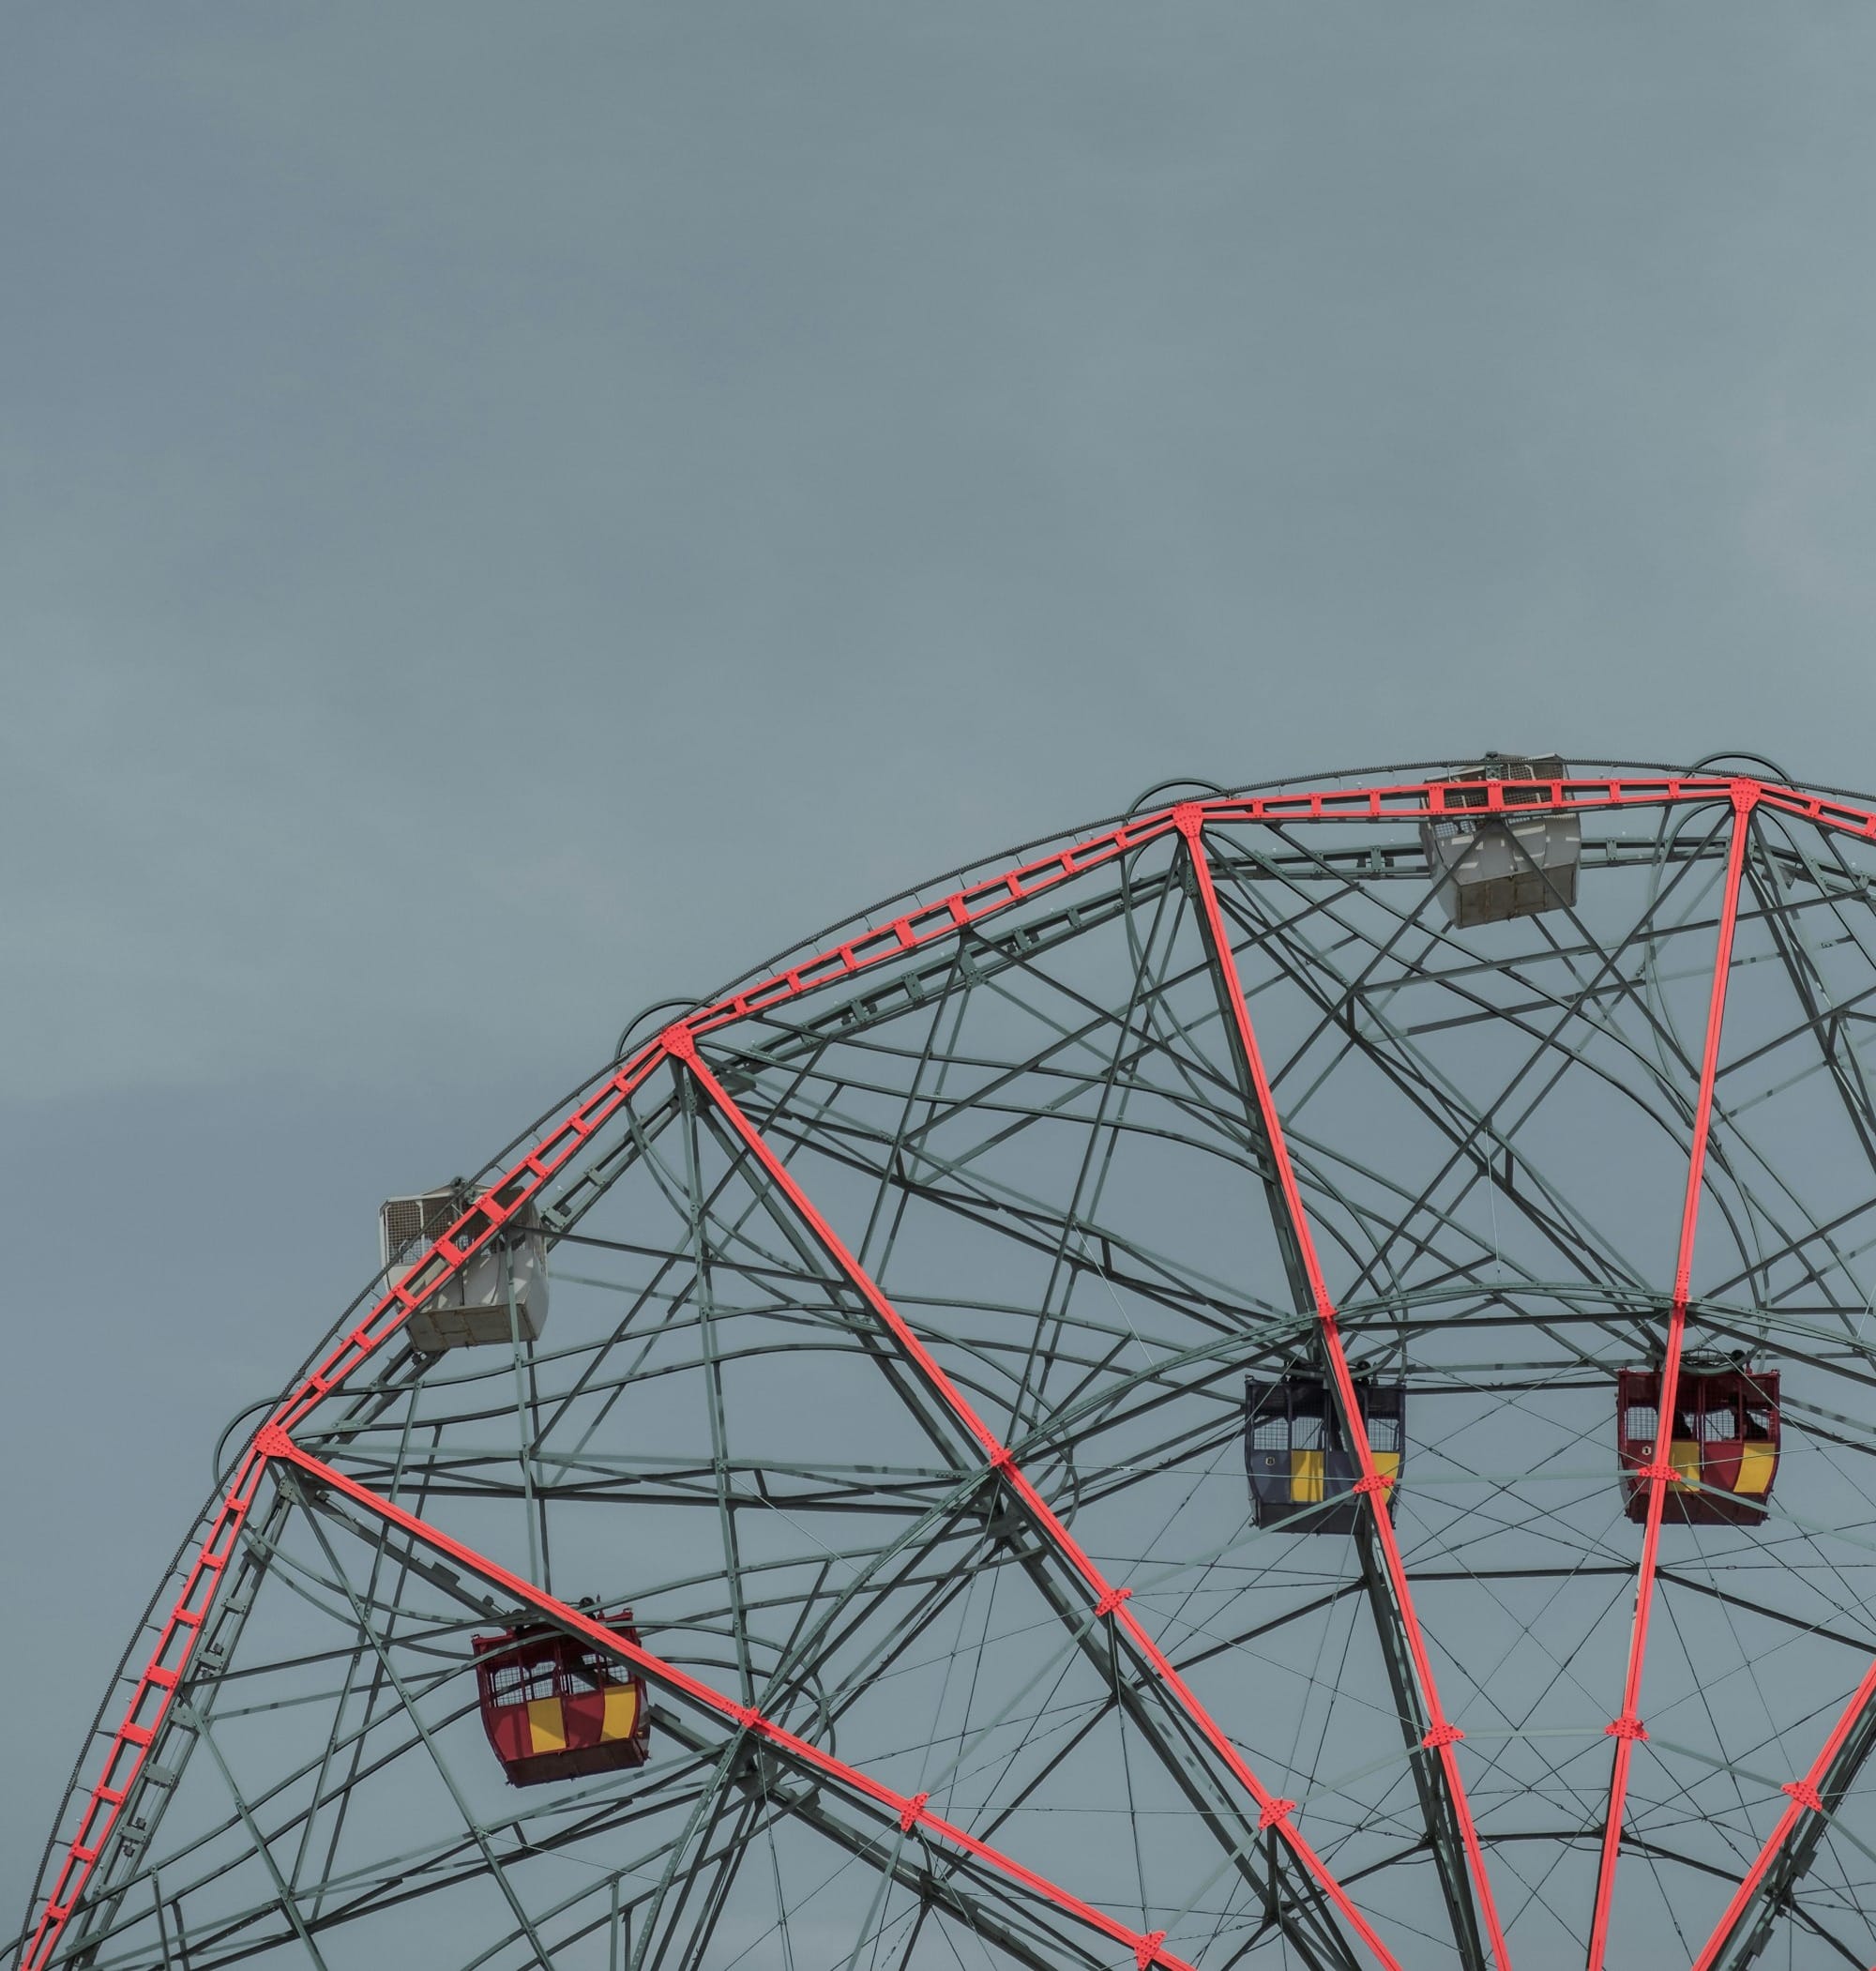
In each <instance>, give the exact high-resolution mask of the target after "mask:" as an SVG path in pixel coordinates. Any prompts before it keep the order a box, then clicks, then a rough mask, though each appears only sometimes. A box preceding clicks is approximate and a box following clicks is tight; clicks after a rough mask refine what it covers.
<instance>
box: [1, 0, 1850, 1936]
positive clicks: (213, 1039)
mask: <svg viewBox="0 0 1876 1971" xmlns="http://www.w3.org/2000/svg"><path fill="white" fill-rule="evenodd" d="M1872 74H1876V14H1872V13H1871V12H1870V10H1869V9H1868V8H1866V7H1861V6H1829V5H1817V6H1813V7H1809V8H1793V7H1783V6H1777V5H1770V4H1760V0H1754V4H1752V5H1702V6H1699V7H1695V6H1678V7H1639V8H1638V7H1618V6H1613V5H1593V4H1582V5H1575V6H1557V5H1549V6H1541V7H1536V6H1519V5H1491V6H1485V5H1479V6H1470V7H1457V6H1444V5H1434V4H1424V5H1416V6H1414V7H1411V8H1396V7H1389V6H1383V5H1379V4H1376V5H1369V6H1359V7H1352V6H1338V5H1328V4H1321V0H1311V4H1309V5H1301V4H1298V5H1293V6H1270V5H1251V4H1245V0H1237V4H1233V5H1230V6H1200V5H1165V4H1161V5H1145V4H1138V0H1136V4H1132V5H1127V6H1109V5H1097V4H1094V0H1078V4H1075V5H1043V4H1034V5H1017V6H1012V5H1009V4H1007V0H996V4H993V5H978V4H966V0H946V4H945V5H943V6H941V7H923V8H912V7H904V6H891V5H885V6H882V5H879V4H877V0H873V4H869V5H853V6H836V5H823V4H774V0H771V4H764V5H761V6H733V5H723V6H718V5H701V4H700V5H690V6H683V7H678V6H664V7H644V6H631V5H617V4H613V5H609V6H555V7H547V8H539V7H536V8H519V7H500V8H496V7H488V6H478V5H470V4H461V0H456V4H451V5H449V6H446V7H444V6H436V5H409V6H405V7H402V8H392V9H385V8H367V7H360V6H353V5H334V6H324V7H320V8H288V7H282V6H262V7H250V8H235V7H227V6H223V7H209V6H206V5H173V6H167V7H131V6H121V5H95V6H89V7H83V8H70V7H63V8H61V7H53V6H50V5H43V4H36V0H28V4H26V5H22V6H18V7H15V8H12V9H10V10H9V11H8V16H7V20H6V23H5V25H4V27H0V266H4V269H5V274H4V280H3V281H0V339H4V350H5V366H4V371H0V623H4V630H5V635H4V643H0V649H4V653H5V654H4V659H0V662H4V666H5V671H4V681H5V687H6V718H5V721H4V729H0V745H4V747H5V749H6V757H5V772H4V776H3V777H0V801H4V803H5V836H4V840H5V843H6V851H5V863H4V870H5V878H4V881H5V890H6V911H7V921H8V936H7V938H6V940H5V944H4V948H0V993H4V1001H5V1008H6V1014H7V1032H8V1037H9V1040H10V1044H9V1045H8V1047H7V1048H6V1050H5V1051H4V1055H0V1070H3V1071H4V1088H5V1095H6V1111H5V1114H6V1127H5V1134H4V1143H0V1154H4V1163H0V1177H4V1181H5V1183H6V1196H7V1198H8V1205H9V1207H10V1210H9V1214H8V1216H9V1222H10V1226H11V1230H12V1242H11V1243H12V1253H13V1257H12V1263H11V1265H10V1266H9V1267H8V1279H9V1281H10V1283H11V1289H12V1291H11V1293H10V1295H9V1296H8V1303H7V1305H6V1309H5V1313H4V1319H5V1321H6V1323H7V1329H8V1378H7V1380H6V1382H5V1384H4V1386H0V1497H4V1499H5V1500H6V1502H7V1504H6V1509H5V1513H4V1518H0V1579H4V1581H5V1583H6V1585H7V1587H8V1609H9V1612H10V1615H11V1620H10V1622H9V1623H8V1627H7V1629H6V1630H5V1632H4V1633H0V1663H4V1665H5V1667H6V1670H7V1672H8V1677H7V1686H8V1690H9V1691H13V1692H14V1693H15V1696H14V1699H13V1701H12V1703H11V1704H10V1705H9V1717H11V1718H12V1719H13V1723H12V1724H11V1725H10V1726H9V1743H8V1766H9V1773H10V1778H9V1783H8V1787H7V1788H6V1789H5V1797H4V1799H0V1927H9V1921H10V1918H11V1915H12V1912H13V1910H14V1908H15V1907H16V1905H17V1904H18V1902H19V1899H20V1897H21V1895H22V1894H23V1884H24V1876H25V1873H26V1867H25V1864H26V1862H27V1861H28V1859H29V1857H28V1854H27V1850H28V1849H29V1848H35V1849H36V1847H37V1843H38V1838H39V1835H40V1832H41V1831H42V1828H43V1824H44V1821H45V1819H46V1817H47V1816H48V1815H49V1813H50V1812H51V1808H52V1804H53V1794H54V1792H55V1788H56V1782H58V1781H62V1780H63V1777H64V1775H65V1772H66V1770H67V1769H68V1766H69V1764H70V1760H71V1757H72V1754H73V1752H74V1751H75V1750H76V1743H77V1738H78V1736H79V1733H80V1731H81V1730H82V1728H83V1722H84V1720H85V1719H86V1718H87V1717H88V1715H89V1711H90V1707H91V1706H92V1705H93V1703H94V1702H95V1701H96V1697H97V1695H98V1691H99V1690H100V1688H101V1686H102V1682H103V1679H104V1678H105V1676H106V1675H108V1672H109V1668H110V1665H111V1663H112V1662H113V1661H114V1660H115V1657H116V1653H117V1650H118V1648H119V1647H120V1645H121V1644H122V1641H123V1639H124V1636H125V1635H126V1633H127V1632H128V1630H129V1626H130V1624H131V1622H132V1621H133V1620H134V1618H135V1615H136V1612H137V1610H138V1608H139V1607H140V1606H141V1604H142V1600H143V1598H144V1595H145V1593H146V1592H147V1591H148V1588H149V1586H150V1584H152V1582H153V1580H154V1578H155V1575H156V1573H157V1571H158V1569H159V1567H160V1564H161V1559H162V1557H163V1556H164V1555H166V1554H167V1552H168V1550H169V1548H170V1546H171V1545H172V1544H173V1542H174V1539H175V1538H176V1536H177V1534H178V1533H179V1531H180V1529H181V1527H182V1525H183V1524H184V1523H185V1521H186V1519H187V1517H188V1515H189V1512H190V1511H191V1510H192V1509H193V1507H194V1505H195V1504H196V1503H197V1501H198V1498H199V1496H200V1494H201V1493H202V1491H203V1489H204V1485H205V1482H206V1473H207V1464H208V1456H209V1449H210V1445H211V1441H212V1437H213V1434H214V1432H215V1430H216V1429H217V1427H218V1426H219V1423H220V1421H221V1420H223V1419H224V1418H226V1417H227V1416H228V1415H229V1414H230V1413H231V1412H232V1411H233V1410H234V1409H235V1408H236V1407H237V1406H238V1405H239V1404H240V1403H242V1402H245V1401H247V1400H248V1399H249V1398H250V1397H251V1396H253V1395H256V1394H259V1393H265V1391H267V1390H269V1389H271V1388H273V1387H277V1386H278V1385H279V1384H280V1381H281V1380H282V1379H283V1378H284V1376H285V1374H286V1372H288V1370H289V1368H290V1367H291V1365H292V1364H293V1363H294V1362H295V1360H296V1359H297V1358H298V1357H299V1355H300V1354H301V1352H302V1350H303V1349H304V1347H305V1346H306V1345H308V1344H309V1343H310V1341H311V1339H312V1338H313V1337H314V1336H315V1335H316V1334H317V1333H318V1331H319V1330H320V1329H321V1328H323V1327H325V1324H326V1322H327V1321H328V1320H329V1319H330V1318H331V1317H332V1315H333V1314H334V1313H335V1312H336V1311H337V1310H338V1308H339V1306H340V1304H341V1303H342V1302H343V1300H344V1299H345V1298H346V1297H347V1296H349V1294H350V1293H351V1291H352V1290H353V1289H354V1288H355V1287H356V1285H357V1284H358V1283H359V1281H360V1279H361V1278H362V1276H363V1275H364V1273H365V1272H366V1271H368V1270H369V1267H370V1266H371V1261H372V1254H373V1226H372V1213H373V1209H374V1205H375V1203H376V1200H377V1199H378V1197H380V1196H381V1195H383V1193H384V1192H385V1191H386V1190H392V1189H398V1188H402V1187H405V1186H407V1185H410V1184H421V1183H424V1182H426V1181H430V1180H432V1179H434V1178H436V1177H438V1176H440V1175H444V1174H445V1173H446V1172H447V1171H449V1170H452V1169H457V1168H461V1167H467V1166H473V1165H474V1164H475V1163H477V1161H479V1160H480V1159H481V1157H482V1156H483V1155H484V1154H485V1153H486V1152H487V1151H488V1150H489V1149H491V1148H492V1146H494V1145H496V1144H498V1143H499V1142H500V1141H501V1140H503V1139H504V1138H505V1137H506V1136H507V1134H508V1133H509V1132H510V1131H511V1130H513V1129H514V1128H517V1127H519V1126H520V1125H521V1124H522V1122H524V1121H525V1120H526V1119H527V1118H528V1116H529V1115H531V1114H533V1113H534V1112H535V1111H536V1110H537V1109H538V1108H539V1107H541V1106H543V1105H544V1104H545V1103H546V1101H547V1100H548V1099H550V1098H551V1097H552V1095H553V1094H554V1093H555V1092H556V1090H557V1089H558V1087H559V1086H560V1085H561V1084H564V1083H566V1082H567V1081H568V1080H570V1079H571V1078H572V1077H573V1076H574V1075H575V1074H576V1073H577V1072H578V1071H580V1070H581V1069H583V1068H584V1067H586V1066H587V1065H589V1064H590V1063H591V1062H592V1061H593V1060H594V1059H595V1058H596V1057H598V1055H599V1054H602V1053H603V1051H604V1050H606V1049H607V1048H608V1047H609V1046H610V1045H611V1042H612V1040H613V1036H614V1034H615V1033H616V1031H617V1029H618V1027H619V1026H620V1024H621V1023H623V1021H624V1019H625V1018H626V1017H627V1016H628V1014H629V1013H631V1012H633V1011H634V1010H636V1009H637V1008H639V1007H640V1006H641V1005H643V1003H644V1002H646V1001H648V1000H651V999H653V998H657V997H661V996H663V995H665V994H668V993H683V992H687V991H695V992H702V991H703V990H705V989H706V988H708V987H709V986H710V985H712V984H714V983H715V982H716V981H717V980H718V979H719V978H721V977H722V976H723V975H725V974H728V973H730V972H733V971H735V970H737V969H740V968H741V967H742V966H743V965H744V964H746V963H749V962H751V961H753V960H754V959H756V958H759V957H760V956H762V955H763V954H764V953H765V952H767V951H768V950H770V949H771V948H775V947H776V946H778V945H779V944H781V943H783V942H784V941H786V940H788V939H790V938H792V937H793V936H794V935H796V934H799V933H801V932H805V931H807V930H809V929H812V928H813V927H814V926H816V925H818V924H820V923H821V922H823V921H824V920H825V919H827V918H829V917H834V916H836V915H838V914H840V913H841V912H843V911H845V910H847V909H849V908H852V907H854V906H856V905H857V904H859V903H861V902H865V901H867V900H868V899H870V898H871V897H873V896H875V895H877V894H880V893H881V892H884V891H886V890H889V889H893V888H898V887H906V886H909V885H910V884H912V883H914V882H915V881H917V880H919V879H921V878H923V877H924V876H926V875H928V874H930V873H931V872H934V871H935V870H937V869H939V868H941V867H944V866H947V865H949V864H952V863H955V862H956V861H958V860H959V859H961V858H963V857H975V856H976V855H977V854H979V853H981V852H983V851H986V850H988V849H991V848H992V847H994V846H995V845H996V844H997V843H999V842H1000V841H1010V840H1014V839H1017V838H1020V837H1024V836H1027V835H1030V834H1034V833H1036V832H1039V831H1042V830H1045V829H1049V828H1051V827H1054V826H1067V825H1068V824H1070V823H1072V822H1074V821H1076V820H1078V819H1081V818H1082V817H1084V816H1087V815H1092V814H1098V813H1105V812H1107V811H1111V810H1112V809H1115V808H1118V807H1122V806H1125V805H1126V804H1127V801H1128V800H1129V799H1130V798H1131V797H1132V796H1133V795H1134V794H1135V793H1136V792H1138V791H1139V790H1140V789H1141V788H1142V787H1143V786H1144V785H1146V784H1147V783H1148V782H1151V781H1157V780H1160V779H1162V778H1165V777H1167V776H1169V775H1173V774H1180V773H1186V774H1195V775H1201V776H1203V777H1206V778H1208V779H1212V780H1215V781H1223V782H1238V781H1247V780H1250V779H1255V778H1262V777H1265V776H1270V775H1274V774H1278V773H1283V772H1287V771H1291V770H1297V769H1303V768H1307V767H1312V766H1324V765H1330V764H1334V763H1338V762H1348V763H1355V762H1358V761H1364V760H1373V759H1385V758H1390V757H1392V758H1399V757H1410V758H1411V757H1418V756H1423V755H1427V754H1438V753H1444V752H1450V751H1453V750H1467V749H1475V748H1479V747H1484V746H1490V745H1496V746H1502V747H1511V748H1520V749H1521V748H1538V747H1545V748H1550V747H1556V748H1561V749H1562V750H1564V751H1565V752H1566V753H1572V752H1573V753H1576V754H1578V755H1602V756H1615V757H1662V758H1673V759H1681V760H1685V759H1689V758H1692V757H1694V756H1696V755H1698V754H1701V753H1702V752H1705V751H1707V750H1713V749H1717V748H1719V747H1725V746H1732V747H1740V746H1751V747H1755V748H1758V749H1760V750H1765V751H1768V752H1770V753H1771V754H1773V755H1774V756H1775V757H1778V758H1781V759H1783V760H1784V761H1785V762H1786V764H1787V765H1788V766H1791V768H1792V769H1793V772H1794V773H1796V774H1798V775H1799V776H1801V777H1806V778H1809V779H1812V780H1817V781H1837V782H1843V783H1849V784H1857V783H1859V782H1861V783H1868V782H1869V781H1872V780H1876V774H1872V773H1871V772H1869V771H1868V770H1867V769H1866V767H1865V765H1864V758H1863V755H1864V751H1865V747H1866V735H1867V733H1868V729H1869V725H1870V721H1871V716H1872V712H1876V684H1872V676H1871V667H1870V663H1869V659H1868V645H1869V640H1870V633H1871V629H1872V626H1876V571H1872V563H1871V559H1870V554H1869V540H1870V535H1871V526H1872V520H1876V482H1872V473H1871V463H1870V461H1871V456H1872V448H1871V438H1872V422H1873V421H1876V419H1873V418H1872V395H1871V387H1870V381H1869V376H1870V340H1871V339H1870V327H1869V325H1870V322H1871V319H1872V313H1876V311H1872V305H1871V304H1872V299H1876V296H1872V256H1871V254H1870V250H1869V212H1870V209H1871V192H1872V172H1876V120H1872V118H1871V115H1870V113H1869V96H1870V83H1871V77H1872ZM48 1623H50V1624H51V1625H52V1627H53V1630H54V1631H55V1632H56V1634H57V1636H58V1638H59V1641H58V1646H57V1647H56V1648H53V1649H48V1648H46V1647H45V1643H46V1625H47V1624H48ZM29 1691H30V1692H34V1693H40V1694H38V1695H36V1697H35V1700H34V1702H33V1703H32V1704H31V1706H23V1697H24V1693H26V1692H29Z"/></svg>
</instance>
